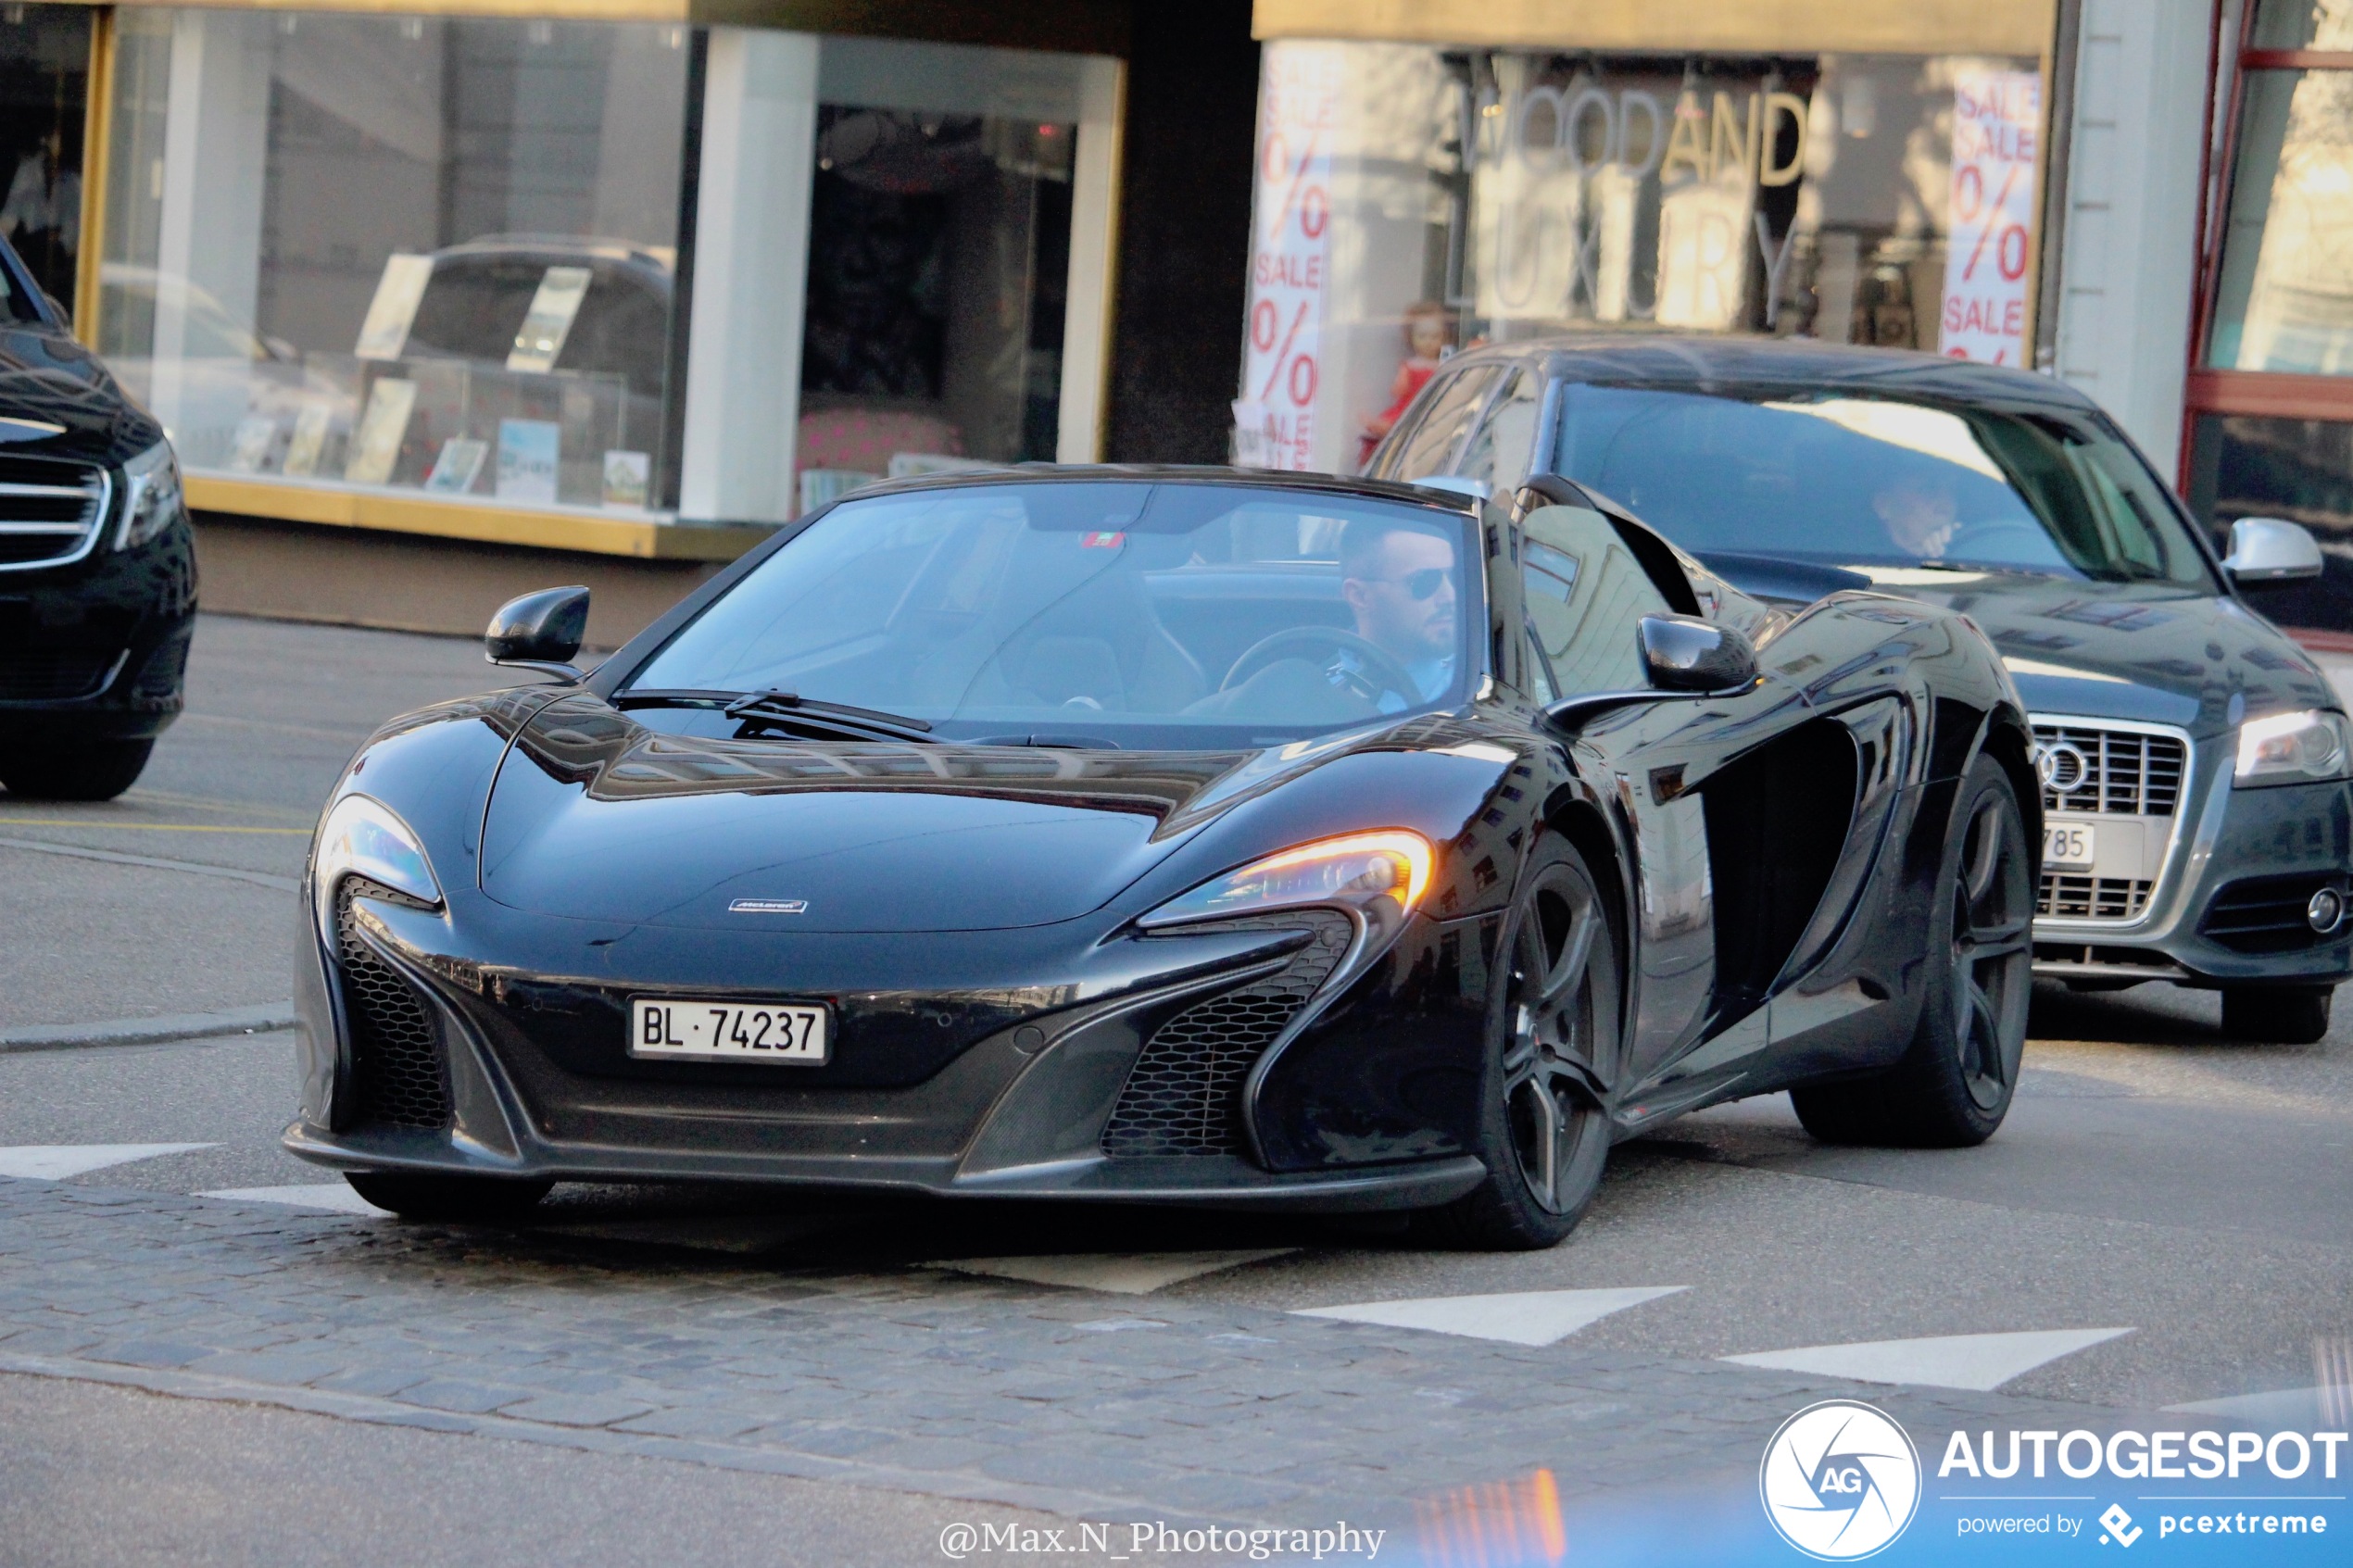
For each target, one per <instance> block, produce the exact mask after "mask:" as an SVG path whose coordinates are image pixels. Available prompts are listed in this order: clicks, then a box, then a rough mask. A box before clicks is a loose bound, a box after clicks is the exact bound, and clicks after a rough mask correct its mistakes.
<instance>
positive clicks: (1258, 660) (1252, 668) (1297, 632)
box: [1217, 626, 1421, 705]
mask: <svg viewBox="0 0 2353 1568" xmlns="http://www.w3.org/2000/svg"><path fill="white" fill-rule="evenodd" d="M1294 647H1320V648H1330V649H1333V650H1335V651H1337V652H1340V653H1349V654H1353V655H1355V656H1356V658H1357V659H1358V661H1359V663H1360V664H1361V666H1362V668H1360V669H1357V670H1353V671H1347V672H1346V673H1344V674H1343V675H1342V677H1341V680H1340V684H1342V685H1343V686H1345V687H1346V688H1347V689H1348V690H1350V691H1353V692H1354V693H1355V694H1356V695H1357V696H1360V697H1363V698H1364V699H1365V701H1366V702H1369V703H1374V704H1376V705H1378V703H1379V701H1380V695H1381V693H1383V692H1395V693H1396V694H1397V695H1398V696H1402V697H1403V698H1405V699H1406V700H1407V701H1408V702H1413V701H1416V700H1418V699H1419V698H1420V696H1421V687H1420V685H1419V684H1416V682H1415V680H1414V677H1413V676H1411V675H1409V674H1407V673H1406V671H1405V667H1404V666H1403V665H1402V664H1400V663H1398V662H1397V659H1396V656H1395V655H1393V654H1391V653H1390V652H1389V651H1388V650H1387V649H1385V648H1383V647H1382V646H1380V645H1379V644H1378V643H1375V642H1369V641H1367V640H1366V639H1365V638H1363V637H1360V636H1358V635H1357V634H1356V633H1353V632H1343V631H1341V630H1340V628H1339V627H1337V626H1290V627H1286V628H1284V629H1283V630H1282V631H1280V632H1277V633H1274V634H1272V635H1271V636H1265V637H1261V638H1260V639H1259V640H1258V641H1256V642H1254V643H1252V645H1251V646H1249V647H1248V648H1247V649H1246V650H1244V652H1243V654H1242V656H1241V657H1240V658H1239V659H1236V660H1234V667H1233V668H1232V669H1231V670H1228V671H1226V678H1225V679H1224V680H1223V681H1220V682H1218V683H1217V689H1218V690H1219V691H1221V692H1229V691H1232V690H1233V689H1234V688H1235V687H1236V686H1239V685H1240V684H1242V683H1243V682H1245V681H1247V680H1249V679H1250V678H1251V677H1252V676H1253V675H1255V674H1257V673H1258V672H1259V671H1262V670H1264V669H1265V668H1266V667H1267V666H1268V665H1270V664H1272V663H1274V662H1275V661H1276V660H1277V659H1281V658H1283V657H1284V656H1285V655H1286V654H1287V653H1288V652H1289V651H1290V649H1291V648H1294Z"/></svg>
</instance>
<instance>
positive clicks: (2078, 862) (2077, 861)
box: [2043, 822, 2099, 866]
mask: <svg viewBox="0 0 2353 1568" xmlns="http://www.w3.org/2000/svg"><path fill="white" fill-rule="evenodd" d="M2098 842H2099V840H2098V837H2097V835H2096V834H2095V831H2094V829H2093V827H2092V824H2091V823H2089V822H2048V823H2045V825H2044V828H2043V863H2044V864H2045V865H2046V866H2088V865H2090V864H2091V863H2092V861H2093V859H2094V851H2095V847H2096V845H2097V844H2098Z"/></svg>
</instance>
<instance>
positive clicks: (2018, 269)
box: [1941, 67, 2043, 365]
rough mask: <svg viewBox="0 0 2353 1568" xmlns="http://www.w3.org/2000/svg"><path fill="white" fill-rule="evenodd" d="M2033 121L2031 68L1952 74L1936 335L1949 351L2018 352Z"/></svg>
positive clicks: (2028, 243) (2037, 132) (1989, 358)
mask: <svg viewBox="0 0 2353 1568" xmlns="http://www.w3.org/2000/svg"><path fill="white" fill-rule="evenodd" d="M2042 124H2043V81H2042V78H2041V77H2039V76H2037V75H2036V74H2035V73H2034V72H2032V71H2031V70H1987V69H1979V68H1975V67H1971V68H1968V69H1963V70H1962V71H1961V72H1960V73H1959V74H1958V75H1957V76H1956V77H1955V78H1954V81H1953V185H1952V192H1951V197H1950V201H1951V205H1950V208H1949V212H1948V217H1947V222H1946V226H1945V227H1946V238H1945V251H1944V310H1943V314H1942V317H1941V323H1942V327H1943V333H1942V340H1941V341H1942V344H1943V347H1944V353H1945V354H1946V355H1948V356H1950V357H1951V358H1955V359H1979V360H1983V361H1984V362H1986V363H1988V364H1994V365H2018V364H2022V363H2024V361H2025V356H2026V282H2027V276H2026V270H2027V263H2028V261H2029V260H2030V259H2031V254H2032V249H2033V234H2034V154H2035V144H2036V142H2037V141H2038V139H2039V138H2040V137H2041V135H2042Z"/></svg>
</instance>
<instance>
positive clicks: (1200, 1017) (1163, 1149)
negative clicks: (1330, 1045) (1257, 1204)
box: [1103, 909, 1356, 1159]
mask: <svg viewBox="0 0 2353 1568" xmlns="http://www.w3.org/2000/svg"><path fill="white" fill-rule="evenodd" d="M1223 928H1224V929H1227V930H1241V931H1299V930H1307V931H1311V932H1313V933H1314V934H1315V940H1314V941H1313V942H1310V943H1309V944H1308V945H1307V946H1306V947H1302V948H1301V949H1300V950H1299V951H1298V952H1297V953H1295V954H1293V955H1292V956H1291V960H1290V964H1289V965H1288V966H1287V967H1286V968H1284V969H1283V970H1281V971H1280V972H1277V973H1275V974H1271V975H1268V976H1267V977H1266V978H1265V979H1264V980H1260V981H1256V982H1254V983H1252V984H1251V985H1245V986H1242V987H1241V988H1240V989H1239V990H1235V991H1227V992H1226V993H1225V994H1224V995H1222V996H1217V997H1211V998H1210V999H1209V1000H1207V1001H1205V1002H1201V1003H1198V1004H1196V1005H1195V1006H1193V1007H1190V1008H1188V1009H1187V1010H1184V1011H1183V1012H1180V1013H1178V1014H1177V1015H1176V1017H1175V1018H1172V1019H1170V1020H1169V1021H1168V1022H1165V1023H1164V1024H1162V1025H1161V1026H1160V1027H1159V1028H1158V1029H1156V1030H1154V1031H1153V1032H1152V1036H1151V1039H1150V1040H1147V1041H1146V1042H1145V1043H1144V1049H1143V1054H1142V1055H1140V1056H1139V1057H1138V1058H1137V1060H1136V1066H1135V1070H1134V1071H1133V1072H1132V1073H1129V1074H1128V1076H1127V1086H1126V1088H1125V1089H1123V1090H1122V1091H1121V1092H1120V1096H1119V1103H1118V1104H1117V1105H1116V1106H1115V1107H1114V1108H1113V1110H1112V1113H1111V1121H1110V1122H1109V1123H1107V1124H1106V1125H1105V1126H1104V1128H1103V1152H1104V1153H1105V1154H1107V1155H1110V1156H1112V1157H1113V1158H1114V1159H1123V1158H1124V1159H1141V1158H1145V1157H1149V1156H1153V1155H1172V1154H1176V1155H1192V1154H1239V1153H1241V1152H1242V1150H1243V1148H1244V1140H1243V1138H1242V1130H1241V1086H1242V1080H1243V1079H1245V1078H1247V1077H1249V1076H1250V1070H1251V1067H1252V1065H1253V1064H1254V1063H1255V1062H1256V1061H1257V1060H1258V1058H1259V1054H1260V1053H1261V1052H1263V1051H1264V1050H1265V1048H1266V1047H1268V1046H1270V1045H1272V1044H1273V1043H1274V1041H1275V1037H1276V1036H1277V1035H1280V1034H1281V1033H1282V1032H1283V1030H1284V1028H1285V1026H1286V1025H1288V1024H1289V1023H1290V1021H1291V1020H1292V1019H1293V1018H1295V1017H1297V1016H1298V1014H1299V1010H1300V1009H1301V1008H1302V1007H1303V1006H1305V1005H1306V1003H1307V999H1308V997H1312V996H1314V995H1315V991H1316V988H1317V987H1318V986H1320V985H1323V983H1324V982H1325V981H1326V980H1327V979H1328V978H1330V976H1331V972H1332V971H1333V970H1335V969H1337V968H1339V967H1340V960H1341V959H1342V958H1343V957H1345V956H1346V954H1347V952H1348V945H1349V942H1350V941H1351V940H1352V939H1353V937H1354V935H1355V930H1356V928H1355V923H1354V922H1352V921H1351V920H1350V919H1349V918H1348V917H1347V916H1346V915H1343V914H1341V913H1340V912H1339V911H1338V910H1336V909H1302V910H1300V911H1298V912H1296V913H1290V914H1281V915H1266V916H1262V917H1260V918H1258V919H1255V920H1246V921H1243V920H1238V921H1228V922H1223Z"/></svg>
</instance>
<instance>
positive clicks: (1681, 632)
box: [1639, 615, 1756, 692]
mask: <svg viewBox="0 0 2353 1568" xmlns="http://www.w3.org/2000/svg"><path fill="white" fill-rule="evenodd" d="M1639 635H1640V637H1641V639H1642V668H1643V669H1644V671H1647V672H1648V673H1649V675H1650V680H1651V684H1652V685H1654V686H1656V687H1657V688H1658V689H1659V690H1660V691H1663V692H1721V691H1730V690H1731V689H1732V688H1733V687H1735V686H1744V685H1746V684H1749V683H1750V682H1751V681H1754V680H1755V679H1756V649H1755V646H1753V645H1752V644H1751V643H1750V642H1749V640H1748V639H1747V638H1746V637H1744V636H1743V635H1742V634H1741V633H1739V632H1738V631H1736V630H1734V629H1733V628H1731V627H1730V626H1718V625H1717V624H1716V623H1715V622H1714V621H1702V620H1700V619H1699V618H1698V617H1697V616H1692V615H1646V616H1644V617H1642V626H1641V629H1640V632H1639Z"/></svg>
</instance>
